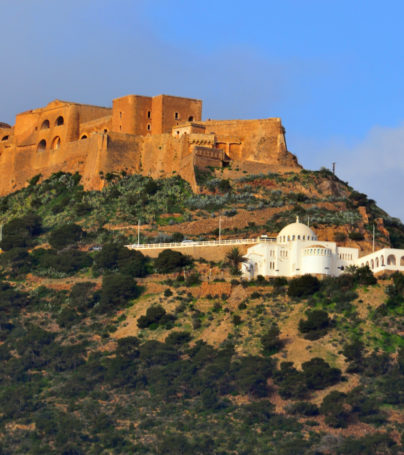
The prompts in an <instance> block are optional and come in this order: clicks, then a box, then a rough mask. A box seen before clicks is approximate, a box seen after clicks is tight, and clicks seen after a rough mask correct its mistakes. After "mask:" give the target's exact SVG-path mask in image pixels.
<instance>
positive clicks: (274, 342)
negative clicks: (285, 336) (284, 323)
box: [261, 324, 282, 355]
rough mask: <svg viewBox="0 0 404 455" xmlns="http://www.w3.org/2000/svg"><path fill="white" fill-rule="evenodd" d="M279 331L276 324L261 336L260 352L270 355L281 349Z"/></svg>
mask: <svg viewBox="0 0 404 455" xmlns="http://www.w3.org/2000/svg"><path fill="white" fill-rule="evenodd" d="M279 334H280V330H279V327H278V326H277V325H276V324H273V325H272V327H270V329H269V330H268V331H267V332H265V333H264V334H263V335H262V336H261V344H262V352H263V353H264V354H266V355H272V354H275V353H276V352H278V351H279V350H280V349H281V348H282V341H281V340H280V339H279Z"/></svg>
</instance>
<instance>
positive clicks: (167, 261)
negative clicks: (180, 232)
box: [154, 250, 192, 273]
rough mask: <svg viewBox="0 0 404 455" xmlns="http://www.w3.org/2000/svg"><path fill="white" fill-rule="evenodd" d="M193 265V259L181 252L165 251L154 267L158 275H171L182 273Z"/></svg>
mask: <svg viewBox="0 0 404 455" xmlns="http://www.w3.org/2000/svg"><path fill="white" fill-rule="evenodd" d="M191 263H192V262H191V258H189V257H188V256H184V255H183V254H182V253H180V252H179V251H173V250H163V251H162V252H161V253H159V255H158V256H157V258H156V259H155V260H154V267H155V268H156V270H157V272H158V273H171V272H177V271H180V270H181V269H182V267H185V266H187V265H190V264H191Z"/></svg>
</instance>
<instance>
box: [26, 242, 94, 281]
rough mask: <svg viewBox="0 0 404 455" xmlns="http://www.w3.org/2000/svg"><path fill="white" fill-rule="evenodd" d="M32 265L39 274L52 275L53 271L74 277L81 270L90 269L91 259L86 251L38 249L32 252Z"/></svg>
mask: <svg viewBox="0 0 404 455" xmlns="http://www.w3.org/2000/svg"><path fill="white" fill-rule="evenodd" d="M31 257H32V263H33V265H34V267H35V269H36V270H37V271H38V272H46V273H47V274H49V273H50V275H52V271H55V272H57V273H61V274H65V275H73V274H75V273H76V272H78V271H79V270H81V269H83V268H86V267H90V266H91V265H92V263H93V260H92V259H91V257H90V256H89V255H88V254H87V253H85V252H84V251H78V250H65V251H59V252H58V251H56V250H45V249H43V248H38V249H36V250H34V251H33V252H32V255H31Z"/></svg>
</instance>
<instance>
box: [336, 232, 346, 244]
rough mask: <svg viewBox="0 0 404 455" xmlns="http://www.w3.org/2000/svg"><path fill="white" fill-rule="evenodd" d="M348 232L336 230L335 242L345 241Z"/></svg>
mask: <svg viewBox="0 0 404 455" xmlns="http://www.w3.org/2000/svg"><path fill="white" fill-rule="evenodd" d="M345 240H346V234H345V233H344V232H334V241H335V242H345Z"/></svg>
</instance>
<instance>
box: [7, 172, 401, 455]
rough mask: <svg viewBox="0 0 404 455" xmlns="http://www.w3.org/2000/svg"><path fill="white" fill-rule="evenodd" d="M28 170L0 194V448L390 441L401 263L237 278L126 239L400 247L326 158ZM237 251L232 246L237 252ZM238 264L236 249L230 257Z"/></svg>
mask: <svg viewBox="0 0 404 455" xmlns="http://www.w3.org/2000/svg"><path fill="white" fill-rule="evenodd" d="M250 172H251V170H250V169H246V168H243V165H242V164H241V163H240V164H239V165H237V163H236V164H233V168H231V169H221V170H217V169H216V170H215V169H212V170H211V171H208V172H206V173H199V174H198V183H199V186H200V192H199V193H198V194H194V193H193V192H192V191H191V189H190V187H189V185H188V184H187V183H186V182H185V181H183V180H181V179H180V178H179V177H176V176H173V177H172V178H170V179H161V180H153V179H151V178H148V177H142V176H127V175H113V174H109V175H106V176H105V180H106V186H105V187H104V189H103V190H102V191H92V192H85V191H83V188H82V186H81V184H80V176H79V175H77V174H76V175H71V174H64V173H58V174H54V175H53V176H52V177H51V178H49V179H47V180H45V181H42V182H40V177H39V176H38V177H37V178H34V179H33V180H31V182H30V184H29V185H28V186H27V187H26V188H24V189H22V190H20V191H18V192H16V193H13V194H10V195H8V196H6V197H4V198H1V199H0V210H1V212H0V213H1V215H0V223H1V224H3V225H4V227H3V240H2V242H1V244H0V246H1V248H2V249H3V253H2V254H1V255H0V267H1V275H0V308H1V311H0V358H1V366H2V367H1V369H0V378H1V379H0V383H1V384H2V387H1V388H0V405H1V408H0V409H1V411H0V425H1V431H0V453H1V454H3V453H4V454H20V453H33V454H41V455H42V454H60V453H63V454H117V453H122V454H127V453H139V454H180V453H182V454H202V453H204V454H209V453H211V454H223V455H224V454H226V455H227V454H253V455H254V454H272V453H273V454H281V455H282V454H285V455H286V454H291V455H292V454H300V453H302V454H363V453H369V454H373V453H380V454H396V453H397V454H398V453H403V451H404V447H403V443H404V438H403V430H404V415H403V411H402V404H403V402H404V396H403V390H404V340H403V334H404V320H403V308H404V305H403V304H404V276H403V275H401V274H399V273H395V274H392V275H383V276H378V277H377V278H375V277H374V276H373V275H372V273H371V272H370V271H369V269H366V268H364V269H357V270H353V271H351V272H350V273H347V274H345V275H342V276H341V277H339V278H327V279H324V280H318V279H317V278H315V277H307V276H304V277H302V278H299V279H292V280H289V281H286V280H285V279H282V278H277V279H272V280H265V279H262V278H260V279H257V281H255V282H244V281H243V280H240V277H239V276H237V274H234V275H232V274H231V272H232V271H233V272H234V270H232V267H231V264H229V260H228V258H226V257H223V258H221V257H218V258H217V261H214V262H207V261H203V260H200V261H196V260H192V259H191V258H188V257H184V256H182V255H181V254H179V253H177V254H175V253H168V254H165V255H160V256H159V257H158V258H157V259H154V260H151V259H148V258H145V257H144V256H143V255H142V254H141V253H139V252H136V251H129V250H127V249H126V248H124V247H123V246H122V245H124V244H125V243H128V242H132V241H137V223H138V220H139V219H140V221H141V241H143V242H145V241H147V242H157V241H162V240H171V239H173V240H181V239H183V238H184V236H185V237H186V238H190V239H199V238H216V237H217V234H218V232H217V231H218V217H219V216H221V217H222V228H223V231H222V232H223V236H225V237H227V238H232V237H234V238H239V237H255V236H257V235H260V234H263V233H267V234H269V235H276V233H277V232H278V231H279V230H280V229H281V228H282V227H283V226H284V225H285V224H286V223H288V222H291V221H293V220H294V218H295V216H296V215H299V216H300V217H301V218H302V219H305V218H307V217H309V218H310V224H311V226H313V227H314V229H315V230H316V232H317V234H318V237H319V238H320V239H324V240H337V241H338V242H339V243H340V244H346V245H355V246H357V247H359V248H360V249H361V250H362V251H369V250H370V249H371V242H372V228H373V224H375V225H376V244H377V246H386V245H392V246H395V247H404V226H403V225H402V224H401V223H400V221H399V220H397V219H394V218H391V217H389V216H388V215H387V214H386V213H385V212H384V211H383V210H381V209H380V208H379V207H378V206H377V205H376V203H375V202H374V201H372V200H369V199H368V198H367V197H366V195H364V194H361V193H358V192H356V191H354V190H353V189H352V188H351V187H350V186H349V185H347V184H346V183H345V182H342V181H340V180H339V179H338V178H337V177H336V176H334V175H333V174H332V173H330V172H329V171H328V170H321V171H317V172H312V171H305V170H302V171H300V172H296V173H285V174H274V173H265V174H264V173H259V174H251V173H250ZM233 266H234V264H233ZM233 269H234V267H233Z"/></svg>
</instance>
